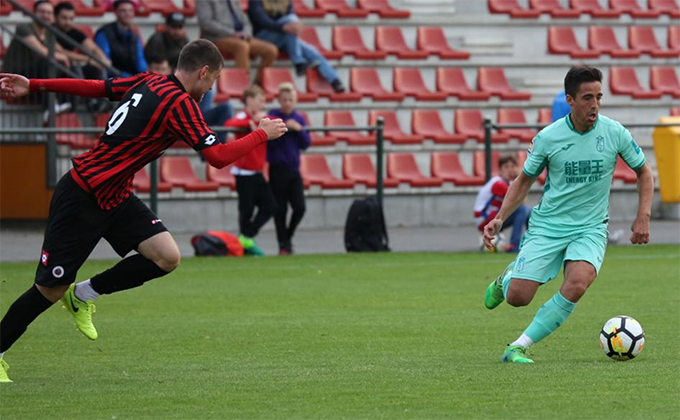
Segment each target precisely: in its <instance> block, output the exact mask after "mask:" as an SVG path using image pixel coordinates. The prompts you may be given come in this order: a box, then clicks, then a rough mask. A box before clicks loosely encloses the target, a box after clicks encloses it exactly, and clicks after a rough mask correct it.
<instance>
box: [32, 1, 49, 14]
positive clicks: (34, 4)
mask: <svg viewBox="0 0 680 420" xmlns="http://www.w3.org/2000/svg"><path fill="white" fill-rule="evenodd" d="M45 3H47V4H49V5H50V6H51V5H52V3H50V2H49V0H38V1H36V2H35V3H33V13H35V12H37V11H38V7H40V6H41V5H43V4H45Z"/></svg>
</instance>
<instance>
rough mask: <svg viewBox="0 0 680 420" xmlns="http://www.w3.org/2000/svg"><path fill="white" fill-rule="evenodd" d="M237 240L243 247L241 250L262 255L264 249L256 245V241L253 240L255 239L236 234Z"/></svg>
mask: <svg viewBox="0 0 680 420" xmlns="http://www.w3.org/2000/svg"><path fill="white" fill-rule="evenodd" d="M238 240H239V242H241V246H242V247H243V251H245V253H246V254H247V255H255V256H262V255H264V251H263V250H262V249H261V248H260V247H259V246H257V243H256V242H255V239H253V238H249V237H247V236H244V235H243V234H240V235H238Z"/></svg>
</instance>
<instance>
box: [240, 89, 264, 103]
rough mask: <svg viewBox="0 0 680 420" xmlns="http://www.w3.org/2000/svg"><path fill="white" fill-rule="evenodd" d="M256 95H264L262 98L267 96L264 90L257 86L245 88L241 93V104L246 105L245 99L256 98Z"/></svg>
mask: <svg viewBox="0 0 680 420" xmlns="http://www.w3.org/2000/svg"><path fill="white" fill-rule="evenodd" d="M257 95H264V96H267V93H266V92H265V91H264V89H262V88H261V87H259V86H258V85H252V86H250V87H247V88H246V89H245V90H244V91H243V98H242V99H243V103H246V99H248V98H254V97H256V96H257Z"/></svg>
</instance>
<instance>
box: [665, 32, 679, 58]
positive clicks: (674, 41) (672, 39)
mask: <svg viewBox="0 0 680 420" xmlns="http://www.w3.org/2000/svg"><path fill="white" fill-rule="evenodd" d="M667 43H668V49H669V50H671V51H675V52H677V53H678V54H680V26H669V27H668V40H667Z"/></svg>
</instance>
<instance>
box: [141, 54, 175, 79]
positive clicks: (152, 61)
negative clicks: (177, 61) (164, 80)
mask: <svg viewBox="0 0 680 420" xmlns="http://www.w3.org/2000/svg"><path fill="white" fill-rule="evenodd" d="M146 61H147V63H148V65H149V71H152V72H154V73H158V74H165V75H168V74H172V69H170V63H168V60H166V59H165V57H163V56H161V55H157V54H149V55H147V56H146Z"/></svg>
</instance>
